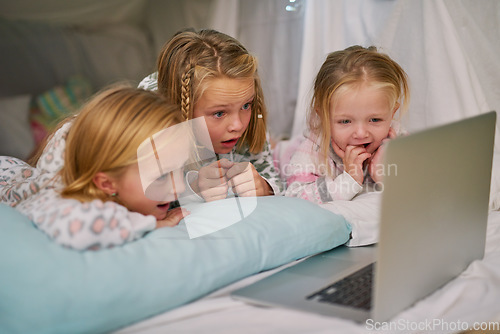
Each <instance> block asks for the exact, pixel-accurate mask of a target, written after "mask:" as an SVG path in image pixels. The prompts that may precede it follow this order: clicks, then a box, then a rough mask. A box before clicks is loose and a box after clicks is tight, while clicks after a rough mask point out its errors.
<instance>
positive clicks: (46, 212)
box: [16, 188, 156, 250]
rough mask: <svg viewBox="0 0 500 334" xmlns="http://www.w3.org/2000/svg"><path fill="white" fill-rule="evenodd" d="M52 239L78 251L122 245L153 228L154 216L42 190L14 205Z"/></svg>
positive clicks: (114, 204) (49, 189)
mask: <svg viewBox="0 0 500 334" xmlns="http://www.w3.org/2000/svg"><path fill="white" fill-rule="evenodd" d="M16 208H17V209H18V210H19V211H20V212H22V213H23V214H25V215H27V216H28V217H29V218H30V219H31V220H32V221H33V222H34V223H35V225H37V227H38V228H39V229H40V230H42V231H43V232H45V233H46V234H47V235H48V236H49V237H50V238H52V239H54V241H55V242H57V243H59V244H61V245H63V246H66V247H69V248H73V249H78V250H87V249H91V250H96V249H102V248H110V247H113V246H118V245H122V244H124V243H126V242H129V241H132V240H135V239H138V238H140V237H142V236H143V235H144V234H145V233H146V232H148V231H151V230H153V229H155V228H156V218H155V217H153V216H144V215H142V214H139V213H136V212H130V211H128V210H127V209H126V208H125V207H123V206H121V205H119V204H117V203H114V202H106V203H103V202H102V201H100V200H94V201H92V202H86V203H80V202H79V201H77V200H74V199H66V198H62V197H61V196H60V195H59V193H58V192H57V190H55V189H53V188H45V189H42V190H41V191H40V192H39V193H37V194H36V195H34V196H32V197H30V198H29V199H27V200H25V201H23V202H21V203H19V205H18V206H17V207H16Z"/></svg>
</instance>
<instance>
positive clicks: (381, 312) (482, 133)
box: [232, 111, 496, 322]
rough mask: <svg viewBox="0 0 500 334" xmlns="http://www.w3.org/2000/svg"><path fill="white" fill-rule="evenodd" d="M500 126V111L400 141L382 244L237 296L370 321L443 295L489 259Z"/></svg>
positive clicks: (273, 278) (337, 251) (336, 254)
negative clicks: (499, 127)
mask: <svg viewBox="0 0 500 334" xmlns="http://www.w3.org/2000/svg"><path fill="white" fill-rule="evenodd" d="M495 124H496V112H494V111H491V112H488V113H485V114H481V115H479V116H475V117H472V118H467V119H464V120H460V121H457V122H454V123H451V124H447V125H443V126H439V127H434V128H431V129H428V130H424V131H421V132H418V133H415V134H412V135H409V136H406V137H400V138H396V139H394V140H391V141H390V142H388V143H387V147H386V153H385V166H386V168H387V170H386V173H385V176H384V190H383V192H382V194H381V196H382V201H381V211H380V226H379V241H378V244H377V245H371V246H365V247H351V248H349V247H346V246H340V247H337V248H334V249H332V250H330V251H326V252H323V253H320V254H316V255H314V256H311V257H308V258H306V259H305V260H302V261H300V262H298V263H297V264H296V265H292V266H289V267H287V268H285V269H283V270H281V271H279V272H277V273H274V274H272V275H270V276H268V277H266V278H264V279H262V280H260V281H257V282H255V283H253V284H251V285H248V286H246V287H243V288H240V289H238V290H236V291H234V292H232V297H233V298H235V299H241V300H244V301H247V302H250V303H254V304H258V305H269V306H284V307H289V308H293V309H298V310H303V311H308V312H315V313H319V314H323V315H327V316H335V317H341V318H346V319H351V320H355V321H357V322H364V321H366V320H367V319H373V320H374V321H387V320H389V319H390V318H392V317H393V316H394V315H396V314H397V313H399V312H401V311H402V310H404V309H406V308H408V307H409V306H411V305H412V304H414V303H415V302H417V301H418V300H420V299H422V298H424V297H425V296H427V295H429V294H431V293H432V292H434V291H435V290H437V289H439V288H440V287H442V286H443V285H445V284H446V283H447V282H448V281H450V280H452V279H453V278H455V277H456V276H458V275H459V274H460V273H461V272H462V271H464V270H465V269H466V268H467V266H468V265H469V264H470V263H471V262H472V261H474V260H477V259H481V258H482V257H483V255H484V247H485V239H486V225H487V218H488V202H489V193H490V178H491V167H492V156H493V146H494V135H495ZM391 166H392V170H391V169H390V167H391ZM353 277H354V279H353ZM365 289H367V290H365ZM357 295H360V296H357Z"/></svg>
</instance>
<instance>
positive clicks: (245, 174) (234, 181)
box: [226, 162, 274, 197]
mask: <svg viewBox="0 0 500 334" xmlns="http://www.w3.org/2000/svg"><path fill="white" fill-rule="evenodd" d="M226 177H227V179H228V181H229V185H230V186H231V187H233V192H234V193H235V194H236V195H238V196H242V197H249V196H268V195H273V194H274V193H273V190H272V188H271V186H270V185H269V184H268V183H267V181H266V180H265V179H264V178H263V177H262V176H260V174H259V172H257V170H256V169H255V166H254V165H253V164H251V163H250V162H238V163H235V164H234V166H232V167H231V168H229V169H228V170H227V173H226Z"/></svg>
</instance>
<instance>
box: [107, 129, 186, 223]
mask: <svg viewBox="0 0 500 334" xmlns="http://www.w3.org/2000/svg"><path fill="white" fill-rule="evenodd" d="M168 146H169V147H168V156H164V154H165V152H167V151H162V150H159V151H158V155H159V160H161V162H159V163H160V164H161V168H162V170H163V171H164V174H163V175H160V172H159V171H158V172H157V175H158V177H157V178H156V180H155V181H153V182H152V183H151V184H148V185H147V189H146V192H145V191H144V188H143V184H142V181H141V175H140V168H139V164H138V163H134V164H133V165H130V166H128V167H126V168H125V170H124V171H123V173H122V174H120V176H119V177H115V178H113V181H114V186H115V189H116V193H117V196H118V199H119V200H120V203H121V204H123V205H124V206H125V207H127V209H129V210H130V211H134V212H138V213H141V214H143V215H153V216H155V217H156V219H157V220H163V219H165V218H166V216H167V211H168V209H169V203H170V202H172V201H174V200H176V199H177V198H178V195H180V194H181V193H183V192H184V191H185V189H186V186H185V183H184V172H183V166H184V164H185V162H186V161H187V160H188V158H189V152H190V146H189V141H188V140H185V138H184V137H183V136H180V137H179V138H178V139H177V140H175V141H174V142H173V143H172V144H171V145H168ZM162 153H163V155H162ZM153 167H154V169H157V168H158V166H156V165H155V166H153Z"/></svg>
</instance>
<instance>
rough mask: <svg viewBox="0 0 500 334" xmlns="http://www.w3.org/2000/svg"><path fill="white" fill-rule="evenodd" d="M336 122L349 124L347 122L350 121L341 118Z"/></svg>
mask: <svg viewBox="0 0 500 334" xmlns="http://www.w3.org/2000/svg"><path fill="white" fill-rule="evenodd" d="M338 123H339V124H349V123H351V121H350V120H348V119H341V120H339V121H338Z"/></svg>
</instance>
